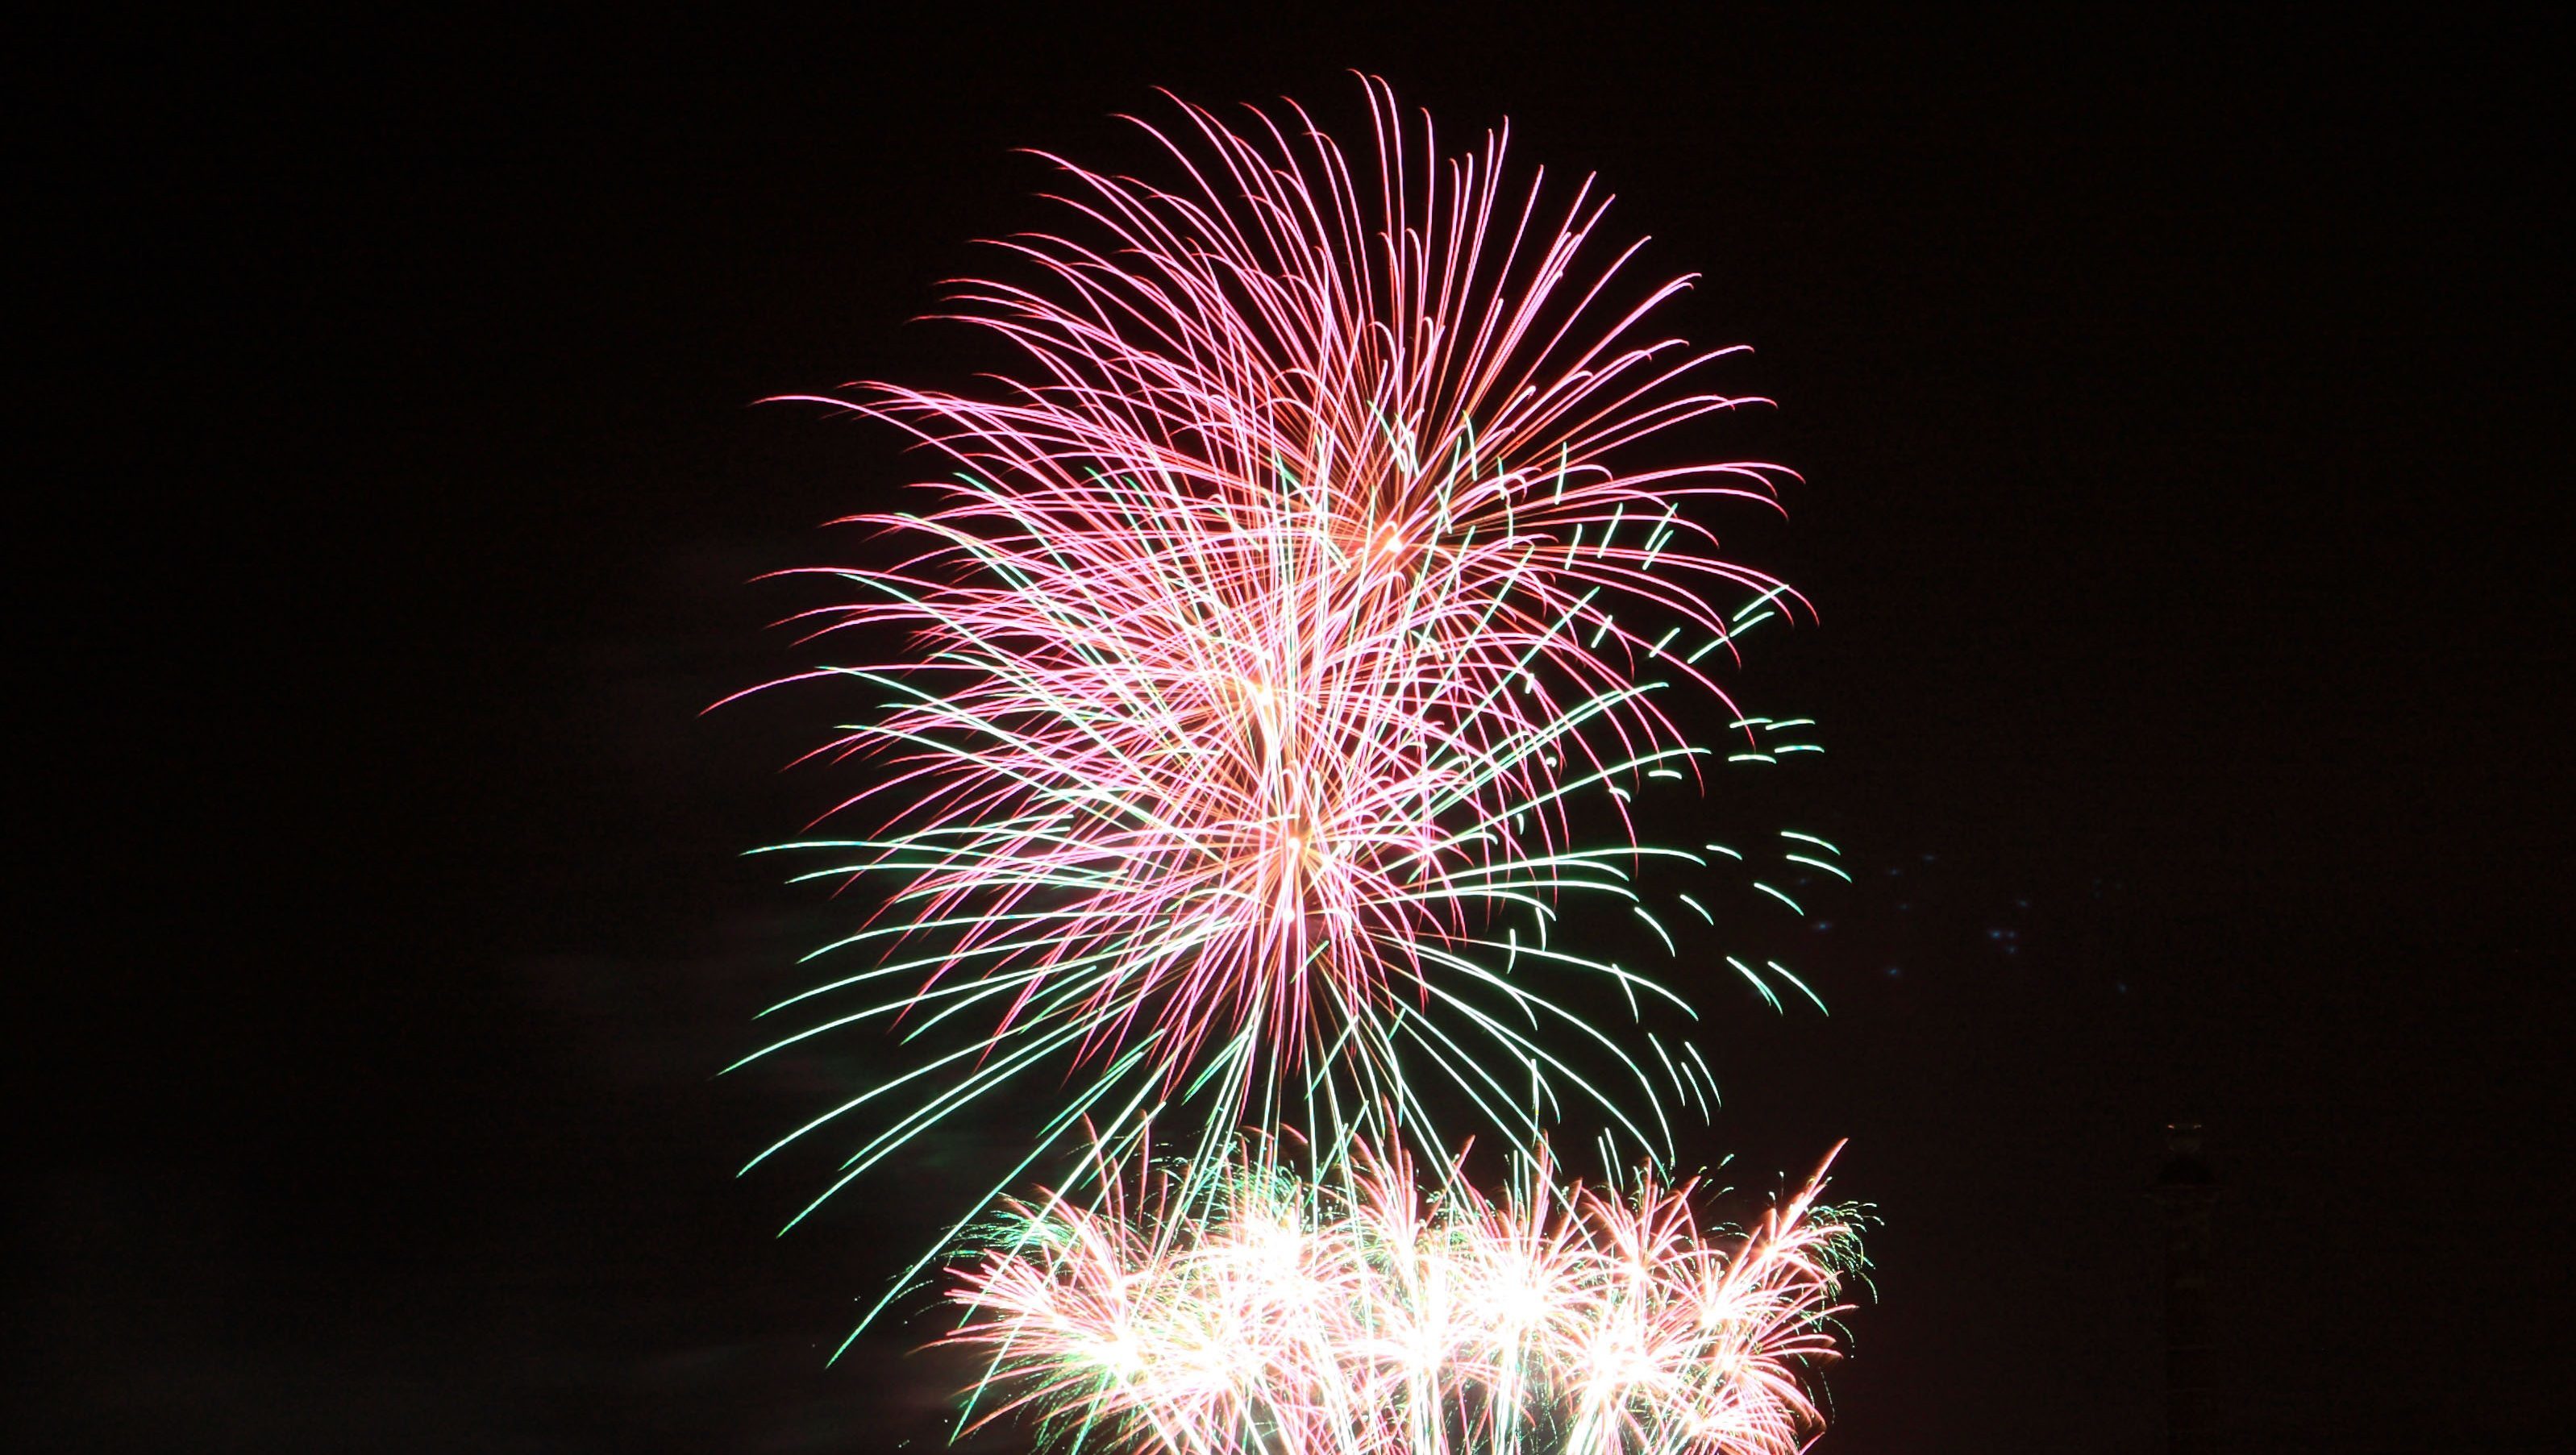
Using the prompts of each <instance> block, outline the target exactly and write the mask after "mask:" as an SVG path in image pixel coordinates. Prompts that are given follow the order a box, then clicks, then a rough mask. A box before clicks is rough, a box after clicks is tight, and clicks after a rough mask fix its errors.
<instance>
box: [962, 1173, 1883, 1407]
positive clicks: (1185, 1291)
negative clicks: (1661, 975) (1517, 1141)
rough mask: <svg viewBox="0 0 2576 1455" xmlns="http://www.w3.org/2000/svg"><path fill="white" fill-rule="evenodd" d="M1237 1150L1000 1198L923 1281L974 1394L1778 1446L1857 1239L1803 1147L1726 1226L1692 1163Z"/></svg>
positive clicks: (1819, 1355) (1804, 1392)
mask: <svg viewBox="0 0 2576 1455" xmlns="http://www.w3.org/2000/svg"><path fill="white" fill-rule="evenodd" d="M1827 1161H1828V1163H1830V1161H1831V1159H1830V1158H1828V1159H1827ZM1237 1166H1238V1170H1237V1171H1236V1172H1235V1173H1234V1174H1233V1175H1232V1176H1230V1177H1229V1178H1227V1179H1225V1180H1223V1181H1222V1182H1219V1183H1216V1184H1213V1185H1211V1184H1210V1183H1208V1182H1207V1180H1206V1179H1201V1178H1190V1177H1184V1176H1169V1175H1165V1176H1154V1175H1148V1176H1146V1177H1144V1178H1141V1179H1133V1178H1131V1179H1121V1178H1119V1177H1117V1176H1115V1175H1114V1174H1112V1175H1109V1176H1107V1177H1106V1178H1105V1179H1104V1180H1105V1181H1106V1183H1107V1195H1106V1196H1105V1197H1102V1198H1096V1199H1093V1200H1091V1201H1089V1202H1075V1201H1070V1200H1066V1199H1061V1198H1056V1199H1048V1200H1045V1201H1042V1202H1039V1203H1036V1204H1033V1205H1020V1204H1013V1205H1011V1207H1010V1208H1009V1215H1008V1216H1007V1217H1006V1218H1005V1219H1004V1220H1003V1221H1002V1222H1001V1223H1000V1224H998V1225H997V1226H995V1227H994V1228H993V1229H991V1230H990V1235H989V1238H988V1240H987V1243H986V1246H985V1248H984V1251H983V1252H982V1253H981V1254H980V1256H978V1257H976V1258H974V1259H973V1260H971V1261H969V1262H968V1263H966V1264H965V1265H964V1266H963V1267H962V1268H961V1269H960V1270H958V1271H957V1273H956V1274H955V1277H954V1284H953V1287H952V1289H951V1294H950V1296H951V1298H952V1300H953V1301H954V1302H955V1303H956V1304H958V1305H960V1306H961V1307H962V1308H963V1309H964V1310H965V1312H966V1315H967V1322H966V1323H965V1324H964V1325H963V1327H962V1328H961V1329H960V1331H959V1332H958V1333H957V1334H955V1335H953V1336H952V1339H951V1342H954V1343H960V1344H964V1345H968V1346H970V1347H972V1348H975V1349H977V1350H979V1351H982V1352H984V1353H986V1354H987V1355H989V1357H990V1358H991V1359H992V1361H993V1366H992V1372H991V1374H990V1375H989V1376H988V1377H987V1381H986V1385H985V1388H984V1390H983V1391H982V1392H981V1395H980V1398H981V1400H982V1402H983V1404H984V1405H985V1409H984V1411H983V1413H982V1415H981V1416H980V1418H981V1419H982V1420H986V1421H989V1420H991V1419H995V1418H998V1417H1000V1416H1002V1415H1005V1414H1009V1413H1013V1412H1026V1413H1033V1414H1034V1415H1035V1416H1036V1418H1037V1419H1038V1421H1039V1422H1040V1425H1041V1427H1042V1429H1044V1430H1045V1431H1047V1432H1049V1433H1054V1434H1058V1435H1063V1436H1067V1437H1069V1438H1074V1439H1076V1440H1077V1442H1078V1443H1079V1444H1080V1445H1082V1446H1083V1447H1086V1448H1088V1447H1090V1446H1093V1445H1095V1444H1100V1445H1105V1446H1106V1447H1107V1448H1110V1449H1112V1450H1139V1451H1142V1450H1159V1451H1169V1452H1173V1455H1202V1452H1206V1455H1214V1452H1219V1451H1230V1450H1238V1449H1262V1450H1277V1451H1282V1452H1290V1455H1327V1452H1329V1455H1358V1452H1369V1455H1397V1452H1404V1455H1430V1452H1451V1451H1455V1452H1460V1455H1465V1452H1470V1451H1488V1452H1508V1451H1518V1450H1523V1449H1541V1448H1544V1449H1551V1450H1561V1451H1565V1452H1572V1455H1683V1452H1692V1455H1790V1452H1794V1451H1797V1450H1800V1449H1801V1448H1803V1446H1804V1444H1805V1441H1806V1439H1807V1438H1808V1436H1809V1435H1810V1434H1811V1433H1812V1432H1813V1431H1814V1430H1816V1429H1817V1428H1819V1427H1820V1426H1821V1425H1822V1423H1823V1421H1822V1419H1821V1416H1820V1415H1819V1412H1818V1410H1817V1407H1816V1405H1815V1403H1814V1401H1813V1398H1812V1396H1811V1395H1810V1393H1809V1392H1808V1388H1807V1374H1808V1371H1809V1369H1810V1367H1811V1366H1813V1365H1816V1364H1820V1363H1821V1362H1823V1361H1825V1360H1829V1359H1831V1358H1832V1357H1834V1355H1835V1353H1836V1345H1835V1341H1834V1338H1833V1333H1834V1330H1833V1320H1834V1317H1835V1316H1836V1315H1837V1314H1838V1313H1840V1312H1841V1311H1842V1305H1841V1304H1840V1302H1839V1292H1840V1289H1841V1287H1842V1285H1843V1282H1844V1280H1845V1279H1846V1278H1848V1277H1850V1276H1852V1275H1853V1274H1855V1273H1856V1272H1857V1271H1858V1268H1859V1262H1858V1245H1857V1240H1856V1223H1857V1213H1856V1212H1855V1211H1854V1210H1851V1209H1843V1208H1834V1207H1830V1206H1824V1205H1820V1204H1819V1202H1818V1200H1817V1199H1818V1195H1819V1193H1820V1192H1821V1191H1822V1188H1823V1170H1822V1169H1819V1170H1818V1173H1817V1175H1816V1177H1815V1178H1814V1179H1811V1180H1810V1181H1809V1182H1808V1184H1807V1185H1806V1186H1805V1187H1804V1188H1803V1189H1801V1190H1800V1191H1799V1192H1798V1193H1797V1194H1796V1195H1795V1196H1793V1197H1790V1198H1788V1199H1787V1200H1785V1201H1783V1202H1781V1203H1779V1204H1778V1205H1776V1206H1774V1207H1773V1208H1771V1209H1770V1210H1769V1211H1768V1212H1766V1213H1765V1214H1764V1215H1763V1216H1762V1217H1761V1218H1760V1219H1759V1220H1758V1221H1757V1222H1756V1223H1755V1224H1754V1225H1753V1226H1752V1227H1751V1228H1750V1229H1746V1230H1741V1231H1737V1232H1732V1233H1730V1232H1727V1231H1725V1230H1720V1229H1710V1228H1704V1227H1703V1226H1702V1224H1701V1222H1700V1219H1699V1216H1698V1213H1697V1210H1696V1206H1695V1204H1696V1202H1697V1201H1698V1198H1697V1194H1698V1192H1699V1189H1698V1188H1697V1187H1696V1186H1695V1185H1693V1184H1690V1183H1684V1184H1681V1185H1679V1186H1661V1185H1658V1184H1656V1183H1655V1182H1654V1181H1653V1180H1652V1179H1645V1180H1643V1181H1641V1183H1640V1185H1638V1186H1637V1187H1635V1188H1634V1189H1632V1190H1631V1191H1630V1193H1629V1194H1628V1195H1626V1196H1619V1195H1616V1194H1614V1193H1611V1192H1608V1191H1602V1190H1588V1189H1585V1188H1583V1187H1581V1186H1579V1185H1575V1186H1570V1187H1559V1186H1558V1185H1556V1184H1555V1183H1554V1182H1553V1181H1552V1179H1551V1176H1550V1170H1549V1168H1548V1166H1547V1164H1546V1161H1545V1158H1544V1154H1543V1152H1542V1153H1541V1154H1540V1155H1539V1156H1538V1157H1535V1158H1533V1159H1531V1160H1530V1161H1529V1162H1528V1163H1527V1164H1525V1166H1524V1167H1523V1169H1522V1171H1523V1175H1522V1176H1521V1178H1520V1179H1519V1181H1518V1186H1517V1187H1516V1188H1515V1190H1514V1191H1513V1192H1512V1193H1511V1194H1509V1195H1507V1196H1506V1197H1504V1198H1503V1199H1501V1200H1500V1201H1493V1200H1488V1199H1486V1198H1483V1197H1481V1196H1478V1195H1477V1194H1476V1193H1475V1192H1474V1191H1473V1190H1472V1189H1471V1188H1470V1187H1469V1186H1468V1184H1467V1183H1466V1181H1465V1180H1464V1179H1463V1178H1461V1177H1457V1176H1455V1175H1451V1176H1449V1177H1446V1178H1444V1179H1442V1180H1441V1181H1442V1186H1443V1188H1444V1189H1445V1190H1443V1191H1441V1192H1439V1193H1437V1194H1436V1195H1435V1194H1432V1193H1431V1191H1430V1189H1429V1188H1427V1187H1425V1186H1424V1185H1422V1184H1421V1183H1420V1182H1419V1181H1418V1180H1417V1178H1416V1177H1415V1176H1414V1173H1413V1170H1412V1167H1411V1165H1410V1163H1409V1162H1408V1160H1407V1159H1406V1158H1405V1157H1404V1156H1403V1155H1402V1154H1401V1153H1397V1154H1395V1155H1392V1156H1387V1157H1379V1156H1376V1155H1374V1154H1371V1153H1369V1152H1368V1151H1367V1150H1366V1149H1364V1148H1362V1149H1355V1150H1354V1152H1353V1154H1352V1155H1351V1156H1350V1157H1349V1158H1348V1159H1346V1160H1345V1161H1344V1162H1343V1163H1341V1164H1340V1165H1339V1166H1338V1167H1337V1168H1336V1170H1335V1173H1334V1175H1333V1176H1332V1177H1330V1178H1328V1179H1326V1180H1325V1181H1323V1182H1320V1183H1317V1182H1307V1181H1304V1180H1302V1179H1300V1178H1297V1177H1295V1176H1293V1175H1290V1174H1288V1173H1285V1172H1281V1171H1278V1170H1276V1164H1275V1163H1273V1162H1268V1161H1265V1160H1264V1159H1262V1158H1259V1157H1251V1158H1245V1159H1242V1160H1241V1161H1240V1162H1239V1163H1238V1164H1237ZM1265 1168H1266V1169H1268V1170H1264V1169H1265ZM1452 1172H1453V1173H1454V1169H1452ZM1131 1182H1132V1183H1133V1184H1134V1185H1133V1186H1130V1185H1129V1184H1130V1183H1131Z"/></svg>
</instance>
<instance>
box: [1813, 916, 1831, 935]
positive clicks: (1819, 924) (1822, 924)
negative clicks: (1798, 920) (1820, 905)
mask: <svg viewBox="0 0 2576 1455" xmlns="http://www.w3.org/2000/svg"><path fill="white" fill-rule="evenodd" d="M1833 927H1834V922H1833V921H1832V920H1829V919H1820V920H1818V921H1816V929H1817V930H1818V932H1820V933H1821V932H1822V931H1825V930H1829V929H1832V928H1833Z"/></svg>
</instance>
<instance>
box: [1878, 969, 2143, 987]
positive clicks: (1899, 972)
mask: <svg viewBox="0 0 2576 1455" xmlns="http://www.w3.org/2000/svg"><path fill="white" fill-rule="evenodd" d="M1887 973H1888V974H1889V975H1891V976H1896V975H1902V974H1904V973H1905V970H1904V968H1903V967H1902V966H1897V965H1890V966H1888V967H1887ZM2120 988H2121V989H2122V990H2126V989H2128V988H2129V987H2127V986H2125V985H2123V986H2121V987H2120Z"/></svg>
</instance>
